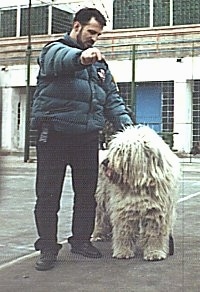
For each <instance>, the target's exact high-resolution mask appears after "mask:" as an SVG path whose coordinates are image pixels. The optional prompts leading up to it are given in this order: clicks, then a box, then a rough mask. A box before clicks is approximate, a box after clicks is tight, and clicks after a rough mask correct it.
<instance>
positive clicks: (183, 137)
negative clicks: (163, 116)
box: [0, 57, 200, 152]
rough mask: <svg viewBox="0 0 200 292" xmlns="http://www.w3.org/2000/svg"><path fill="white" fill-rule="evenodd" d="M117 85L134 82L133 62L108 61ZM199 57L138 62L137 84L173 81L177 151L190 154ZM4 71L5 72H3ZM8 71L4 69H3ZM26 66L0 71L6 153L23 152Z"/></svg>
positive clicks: (34, 69)
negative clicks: (193, 84) (193, 85)
mask: <svg viewBox="0 0 200 292" xmlns="http://www.w3.org/2000/svg"><path fill="white" fill-rule="evenodd" d="M109 66H110V69H111V72H112V73H113V76H114V79H115V81H116V82H131V80H132V62H131V61H130V60H126V61H109ZM199 68H200V57H196V58H194V59H192V58H189V57H188V58H184V59H183V60H182V63H179V62H177V61H176V59H175V58H166V59H146V60H136V74H135V77H136V78H135V79H136V82H145V81H168V80H174V99H175V100H174V115H175V116H174V131H175V132H178V133H179V135H177V136H174V148H175V149H177V150H180V151H186V152H189V151H190V149H191V142H192V89H191V83H190V80H192V79H200V70H199ZM1 69H2V68H1ZM4 69H5V68H4ZM37 73H38V66H37V65H35V66H32V67H31V81H30V85H31V86H35V85H36V76H37ZM26 75H27V72H26V66H25V65H23V66H22V65H15V66H9V67H7V68H6V70H3V71H0V86H1V87H2V107H3V117H2V139H3V143H2V147H3V148H6V149H11V150H13V149H16V148H23V146H24V145H23V144H24V127H25V120H23V121H22V124H21V125H20V134H19V131H17V129H16V115H17V104H18V102H21V110H22V115H21V117H23V119H25V104H26V103H25V99H26V96H25V87H26Z"/></svg>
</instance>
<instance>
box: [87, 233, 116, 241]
mask: <svg viewBox="0 0 200 292" xmlns="http://www.w3.org/2000/svg"><path fill="white" fill-rule="evenodd" d="M111 238H112V235H111V234H106V235H99V234H98V235H94V236H93V235H92V238H91V241H111Z"/></svg>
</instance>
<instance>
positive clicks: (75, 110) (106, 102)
mask: <svg viewBox="0 0 200 292" xmlns="http://www.w3.org/2000/svg"><path fill="white" fill-rule="evenodd" d="M81 52H82V49H81V48H80V47H79V45H78V44H77V43H76V42H75V41H74V40H73V39H72V38H71V37H70V36H69V35H67V34H66V35H65V36H64V39H61V40H58V41H54V42H51V43H49V44H47V45H46V46H45V47H44V48H43V49H42V52H41V54H40V56H39V58H38V62H39V66H40V70H39V74H38V77H37V87H36V91H35V93H34V98H33V105H32V119H31V124H32V128H34V129H37V128H39V127H40V126H41V123H42V122H44V121H45V122H49V123H51V125H53V127H54V129H55V130H56V131H63V132H65V133H67V134H82V133H90V132H94V131H99V130H101V129H102V128H103V127H104V123H105V119H108V120H109V121H111V122H112V123H113V124H114V126H115V128H116V129H120V128H121V127H122V125H124V124H132V121H131V119H130V117H129V115H128V114H127V110H126V108H125V104H124V101H123V99H122V97H120V96H119V94H118V91H117V86H116V84H115V83H114V82H113V78H112V75H111V73H110V71H109V69H108V66H107V64H106V62H104V61H103V62H96V63H95V64H93V65H88V66H85V65H82V64H81V63H80V55H81Z"/></svg>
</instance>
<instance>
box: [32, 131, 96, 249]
mask: <svg viewBox="0 0 200 292" xmlns="http://www.w3.org/2000/svg"><path fill="white" fill-rule="evenodd" d="M36 149H37V175H36V197H37V200H36V204H35V210H34V214H35V222H36V227H37V231H38V235H39V239H38V240H37V241H36V242H35V248H36V250H45V249H54V250H55V249H57V248H58V244H57V226H58V211H59V209H60V199H61V194H62V188H63V183H64V178H65V172H66V166H67V165H70V166H71V170H72V186H73V191H74V206H73V217H72V237H73V240H75V241H85V240H86V241H87V240H89V239H90V237H91V234H92V232H93V229H94V221H95V209H96V201H95V197H94V194H95V191H96V187H97V179H98V134H97V133H92V134H90V135H88V134H87V135H79V136H75V135H66V134H64V133H62V132H55V131H53V130H50V131H49V133H48V135H47V137H46V139H45V141H44V140H41V139H38V141H37V147H36Z"/></svg>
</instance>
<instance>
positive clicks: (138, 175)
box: [103, 126, 178, 188]
mask: <svg viewBox="0 0 200 292" xmlns="http://www.w3.org/2000/svg"><path fill="white" fill-rule="evenodd" d="M174 161H175V162H174ZM177 161H178V158H177V157H176V156H175V154H174V153H172V151H171V150H170V148H169V146H168V145H167V144H166V143H165V142H164V141H163V139H162V138H161V137H160V136H158V134H157V133H156V132H155V131H154V130H152V129H150V128H149V127H147V126H129V127H128V128H126V129H124V130H123V131H121V132H118V133H117V134H116V135H114V136H113V138H112V140H111V142H110V143H109V148H108V153H107V158H106V160H104V162H103V165H104V170H105V173H106V175H107V177H109V179H110V180H111V181H112V182H113V183H115V184H119V185H120V186H122V185H123V186H126V187H127V186H128V187H130V188H137V187H138V186H142V185H146V186H147V187H148V186H153V185H155V183H156V182H157V181H158V180H160V181H161V178H162V177H163V179H164V176H165V174H166V173H167V172H169V169H170V171H171V167H172V165H175V164H176V162H177Z"/></svg>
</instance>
